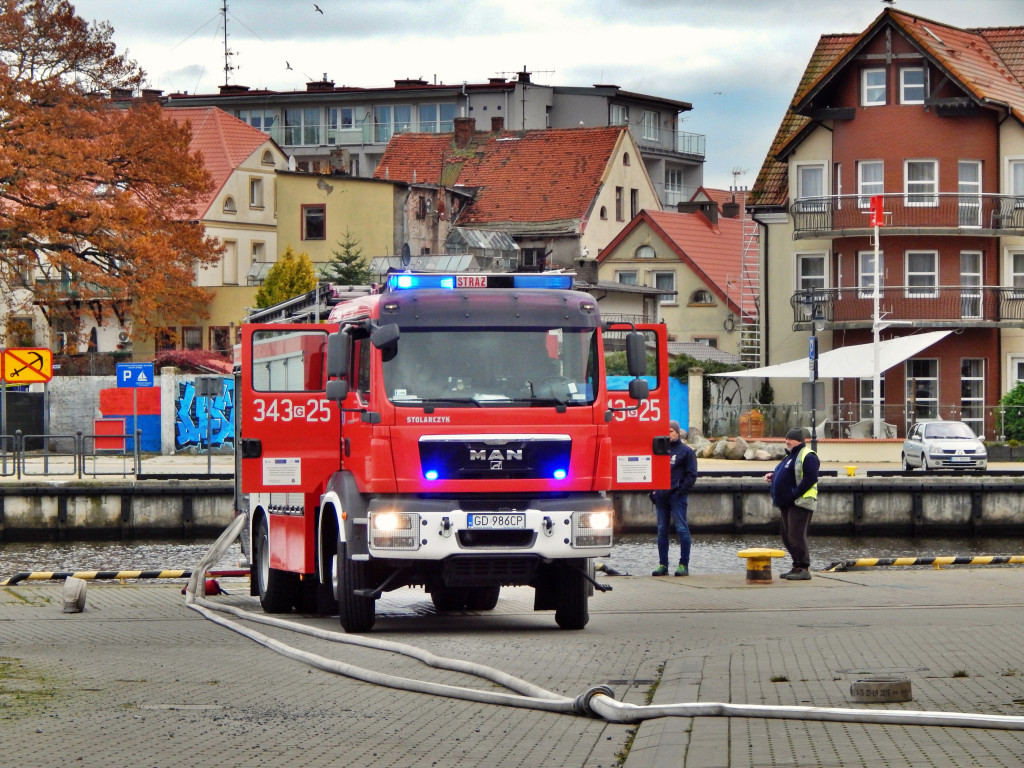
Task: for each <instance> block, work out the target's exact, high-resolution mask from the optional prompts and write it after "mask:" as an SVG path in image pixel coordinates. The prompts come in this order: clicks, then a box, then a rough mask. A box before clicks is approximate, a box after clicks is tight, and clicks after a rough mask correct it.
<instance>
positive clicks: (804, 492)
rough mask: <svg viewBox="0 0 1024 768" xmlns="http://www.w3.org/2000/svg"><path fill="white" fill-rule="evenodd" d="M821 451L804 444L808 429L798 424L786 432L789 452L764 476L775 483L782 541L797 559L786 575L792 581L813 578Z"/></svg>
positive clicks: (773, 501) (773, 493)
mask: <svg viewBox="0 0 1024 768" xmlns="http://www.w3.org/2000/svg"><path fill="white" fill-rule="evenodd" d="M820 467H821V462H820V461H819V460H818V454H816V453H815V452H814V451H812V450H811V448H810V446H808V445H806V444H805V443H804V431H803V430H802V429H800V428H799V427H794V428H793V429H791V430H789V432H787V433H786V455H785V457H784V458H783V459H782V461H780V462H779V465H778V466H777V467H775V470H774V471H772V472H769V473H768V474H766V475H765V476H764V479H765V480H767V481H768V482H769V483H771V494H772V504H774V505H775V506H776V507H778V508H779V509H780V510H781V512H782V521H781V523H780V525H779V528H780V531H781V533H782V544H783V546H784V547H785V548H786V551H788V552H789V556H790V557H791V558H793V569H792V570H791V571H789V573H784V574H782V578H783V579H786V580H788V581H807V580H808V579H810V578H811V571H810V568H811V554H810V549H809V548H808V546H807V529H808V528H809V527H810V525H811V515H813V514H814V508H815V507H816V506H817V504H818V470H819V469H820Z"/></svg>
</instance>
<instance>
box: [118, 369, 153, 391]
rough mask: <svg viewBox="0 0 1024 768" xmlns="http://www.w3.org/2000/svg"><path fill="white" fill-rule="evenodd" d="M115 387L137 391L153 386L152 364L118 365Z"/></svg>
mask: <svg viewBox="0 0 1024 768" xmlns="http://www.w3.org/2000/svg"><path fill="white" fill-rule="evenodd" d="M117 386H118V387H129V388H135V389H138V388H140V387H152V386H153V364H152V363H118V364H117Z"/></svg>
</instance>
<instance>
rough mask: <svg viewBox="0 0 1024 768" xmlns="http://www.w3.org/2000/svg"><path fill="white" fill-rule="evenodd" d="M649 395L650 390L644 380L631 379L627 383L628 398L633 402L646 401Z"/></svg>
mask: <svg viewBox="0 0 1024 768" xmlns="http://www.w3.org/2000/svg"><path fill="white" fill-rule="evenodd" d="M650 394H651V388H650V387H649V386H648V385H647V380H646V379H631V380H630V382H629V396H630V397H632V398H633V399H634V400H646V399H647V398H648V396H649V395H650Z"/></svg>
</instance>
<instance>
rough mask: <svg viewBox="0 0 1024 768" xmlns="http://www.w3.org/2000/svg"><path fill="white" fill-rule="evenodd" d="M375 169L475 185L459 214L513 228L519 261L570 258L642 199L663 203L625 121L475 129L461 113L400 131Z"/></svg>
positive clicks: (592, 247)
mask: <svg viewBox="0 0 1024 768" xmlns="http://www.w3.org/2000/svg"><path fill="white" fill-rule="evenodd" d="M374 177H375V178H378V179H390V180H392V181H402V182H406V183H417V182H418V183H426V184H439V185H443V186H445V187H452V188H462V189H468V190H471V191H472V192H473V199H472V201H471V202H469V203H468V204H467V205H465V206H462V207H461V208H460V209H459V210H457V211H452V212H451V216H452V217H453V218H452V223H453V224H454V225H458V226H463V227H468V228H472V229H478V230H494V231H501V232H505V233H507V234H509V235H510V236H511V237H512V238H513V239H515V241H516V242H517V244H518V245H519V247H520V249H521V252H522V255H521V261H520V268H521V269H538V270H539V269H552V268H559V267H564V268H572V267H574V265H575V263H576V261H577V260H578V259H580V258H581V257H582V256H586V255H590V256H595V255H597V254H598V253H599V252H600V251H601V249H602V248H604V247H605V246H606V245H607V244H608V242H609V241H611V239H612V238H613V237H615V235H617V234H618V232H619V230H620V229H621V228H622V227H623V226H624V225H625V223H626V222H627V221H628V220H629V219H631V218H632V217H633V216H635V215H636V213H638V212H639V211H640V210H641V209H643V208H649V209H659V208H660V204H659V202H658V195H657V191H656V190H655V188H654V185H653V184H652V183H651V179H650V177H649V176H648V175H647V171H646V169H645V167H644V164H643V162H641V160H640V155H639V151H638V150H637V147H636V144H635V143H634V142H633V138H632V135H631V134H630V132H629V131H628V130H627V129H626V128H625V127H622V126H611V127H600V128H569V129H563V130H558V129H546V130H527V131H505V130H503V129H502V127H501V123H500V121H498V122H497V123H496V124H494V125H492V130H491V131H477V130H475V121H474V120H473V119H472V118H456V120H455V131H454V132H453V133H447V134H417V133H406V134H399V135H396V136H393V137H392V139H391V141H390V143H389V144H388V147H387V150H386V151H385V153H384V156H383V157H382V158H381V161H380V164H379V165H378V166H377V171H376V173H375V174H374Z"/></svg>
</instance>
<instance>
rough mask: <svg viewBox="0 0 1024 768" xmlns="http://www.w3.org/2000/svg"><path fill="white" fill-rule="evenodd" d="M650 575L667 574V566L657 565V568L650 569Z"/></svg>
mask: <svg viewBox="0 0 1024 768" xmlns="http://www.w3.org/2000/svg"><path fill="white" fill-rule="evenodd" d="M651 576H668V566H667V565H659V566H658V567H657V568H655V569H654V570H653V571H651Z"/></svg>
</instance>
